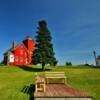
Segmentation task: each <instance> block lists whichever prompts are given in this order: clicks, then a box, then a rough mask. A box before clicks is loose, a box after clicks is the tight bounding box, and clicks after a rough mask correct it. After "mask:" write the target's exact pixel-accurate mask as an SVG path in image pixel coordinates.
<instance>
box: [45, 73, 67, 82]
mask: <svg viewBox="0 0 100 100" xmlns="http://www.w3.org/2000/svg"><path fill="white" fill-rule="evenodd" d="M49 79H64V83H66V76H65V72H45V80H46V83H49V82H48V80H49Z"/></svg>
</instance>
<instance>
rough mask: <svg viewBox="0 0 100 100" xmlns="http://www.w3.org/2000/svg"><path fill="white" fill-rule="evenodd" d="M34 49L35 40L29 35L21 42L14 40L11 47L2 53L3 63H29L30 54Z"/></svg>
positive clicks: (30, 60)
mask: <svg viewBox="0 0 100 100" xmlns="http://www.w3.org/2000/svg"><path fill="white" fill-rule="evenodd" d="M34 50H35V42H34V40H33V39H32V38H31V37H29V36H28V37H26V39H25V40H23V41H22V43H21V44H18V45H17V44H16V42H15V41H14V42H13V43H12V47H11V48H10V49H9V50H8V51H7V52H5V53H4V64H5V65H29V64H31V62H32V54H33V52H34Z"/></svg>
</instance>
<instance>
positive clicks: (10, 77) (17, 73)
mask: <svg viewBox="0 0 100 100" xmlns="http://www.w3.org/2000/svg"><path fill="white" fill-rule="evenodd" d="M46 68H47V70H46V71H61V70H62V71H65V73H66V76H67V78H68V81H67V83H68V84H70V85H72V86H73V87H75V88H78V89H80V90H81V91H85V92H87V93H88V94H89V95H92V96H93V97H94V99H95V100H100V95H99V93H100V69H99V68H90V67H86V66H84V67H83V66H82V67H63V66H62V67H60V66H59V67H46ZM35 73H38V74H43V73H44V72H43V71H41V69H40V67H37V66H32V67H28V66H26V67H20V66H19V67H15V66H0V100H30V99H31V95H32V91H34V84H35V80H34V77H35Z"/></svg>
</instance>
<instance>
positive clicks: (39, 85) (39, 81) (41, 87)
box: [35, 75, 45, 92]
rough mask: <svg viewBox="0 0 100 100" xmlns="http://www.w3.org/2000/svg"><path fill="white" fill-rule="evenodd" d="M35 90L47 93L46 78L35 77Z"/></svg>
mask: <svg viewBox="0 0 100 100" xmlns="http://www.w3.org/2000/svg"><path fill="white" fill-rule="evenodd" d="M35 80H36V81H35V90H36V92H40V91H42V92H45V78H44V77H42V76H39V75H37V76H36V77H35Z"/></svg>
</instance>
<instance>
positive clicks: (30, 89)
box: [21, 84, 35, 100]
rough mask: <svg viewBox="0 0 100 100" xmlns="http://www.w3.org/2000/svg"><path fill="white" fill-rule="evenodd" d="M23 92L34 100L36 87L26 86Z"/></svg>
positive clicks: (32, 85) (30, 99)
mask: <svg viewBox="0 0 100 100" xmlns="http://www.w3.org/2000/svg"><path fill="white" fill-rule="evenodd" d="M21 92H23V93H25V94H29V95H30V98H29V100H34V92H35V85H34V84H30V85H29V86H24V87H23V89H22V90H21Z"/></svg>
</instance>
